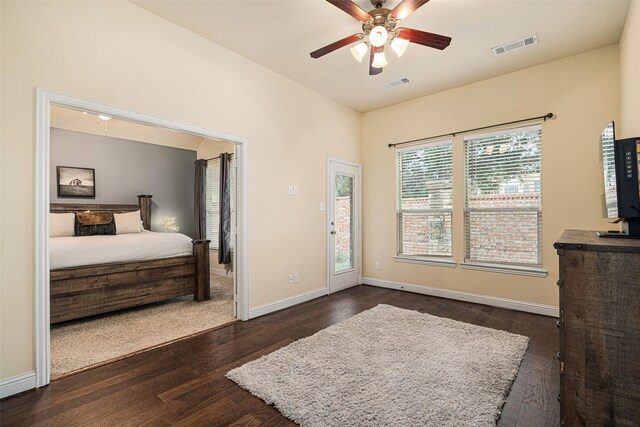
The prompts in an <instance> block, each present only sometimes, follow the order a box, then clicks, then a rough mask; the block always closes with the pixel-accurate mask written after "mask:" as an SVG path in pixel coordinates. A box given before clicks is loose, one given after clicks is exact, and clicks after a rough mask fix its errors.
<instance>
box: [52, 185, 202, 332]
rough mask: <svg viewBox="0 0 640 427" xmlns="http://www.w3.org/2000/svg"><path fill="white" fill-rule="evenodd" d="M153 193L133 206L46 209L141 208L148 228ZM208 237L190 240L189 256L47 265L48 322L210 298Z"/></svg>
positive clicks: (66, 205) (115, 210) (57, 207)
mask: <svg viewBox="0 0 640 427" xmlns="http://www.w3.org/2000/svg"><path fill="white" fill-rule="evenodd" d="M151 197H152V196H149V195H140V196H138V204H137V205H105V204H75V203H74V204H70V203H52V204H51V208H50V212H52V213H62V212H82V211H87V210H90V211H98V212H113V213H124V212H135V211H137V210H140V216H141V219H142V225H143V227H144V228H145V230H150V229H151ZM79 238H81V237H79ZM209 242H210V240H193V242H192V243H193V255H188V256H180V257H174V258H164V259H157V260H152V261H142V262H126V263H114V264H97V265H88V266H82V267H72V268H62V269H57V270H51V272H50V279H51V281H50V300H51V307H50V309H51V310H50V311H51V323H58V322H64V321H66V320H73V319H79V318H81V317H86V316H93V315H95V314H101V313H107V312H110V311H115V310H120V309H123V308H130V307H135V306H138V305H143V304H149V303H153V302H158V301H163V300H166V299H170V298H176V297H180V296H184V295H193V296H194V299H195V300H196V301H204V300H208V299H210V298H211V297H210V283H209Z"/></svg>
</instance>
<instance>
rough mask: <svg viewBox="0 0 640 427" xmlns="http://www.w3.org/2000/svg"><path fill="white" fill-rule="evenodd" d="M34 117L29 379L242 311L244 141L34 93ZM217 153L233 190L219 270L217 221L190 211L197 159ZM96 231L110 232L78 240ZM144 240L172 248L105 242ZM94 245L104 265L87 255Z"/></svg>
mask: <svg viewBox="0 0 640 427" xmlns="http://www.w3.org/2000/svg"><path fill="white" fill-rule="evenodd" d="M36 121H37V136H36V162H37V168H36V170H37V171H38V172H37V176H36V376H37V386H38V387H40V386H43V385H46V384H48V383H49V381H50V379H51V378H52V377H54V378H55V377H59V376H61V375H62V376H64V375H65V374H68V373H69V372H77V371H79V370H84V369H86V367H87V366H90V367H94V366H95V365H100V364H103V363H105V362H109V361H113V360H117V359H119V358H122V357H125V356H127V355H130V354H136V353H139V352H140V351H145V350H146V349H148V348H150V347H151V348H152V347H154V346H157V345H161V344H166V343H167V342H172V341H175V340H178V339H182V338H184V337H186V336H191V335H193V334H197V333H201V332H203V331H206V330H208V329H211V328H213V327H217V326H220V325H222V324H225V323H228V322H229V321H233V320H235V318H236V317H237V318H238V319H241V320H246V319H247V318H248V307H247V262H246V261H247V260H246V247H247V246H246V244H247V234H246V223H247V213H246V200H247V194H246V190H247V183H246V166H247V161H246V152H247V141H246V139H244V138H239V137H235V136H232V135H228V134H224V133H221V132H217V131H213V130H209V129H204V128H200V127H197V126H193V125H188V124H184V123H180V122H174V121H170V120H166V119H161V118H157V117H154V116H149V115H144V114H140V113H136V112H132V111H129V110H124V109H120V108H117V107H112V106H108V105H104V104H100V103H96V102H93V101H88V100H83V99H79V98H75V97H69V96H66V95H61V94H56V93H53V92H48V91H44V90H41V89H38V90H37V118H36ZM215 150H219V153H229V154H230V155H229V156H228V157H230V158H232V159H233V160H232V161H230V162H228V163H227V168H228V167H229V166H231V167H232V173H230V174H228V175H230V177H231V179H227V180H226V181H225V182H226V185H227V187H225V188H227V189H228V191H229V192H230V193H231V194H232V198H231V199H227V200H226V201H225V202H224V205H225V206H228V207H226V210H227V211H229V213H230V214H231V218H233V220H232V221H231V222H232V224H233V227H232V228H230V229H229V228H228V227H227V230H226V231H225V232H224V234H225V236H226V239H227V240H226V242H227V243H228V244H229V246H231V249H230V250H231V251H232V253H233V256H232V257H231V259H226V260H225V261H224V263H225V265H224V266H223V268H220V267H221V266H220V265H218V263H217V256H216V255H217V253H215V252H214V250H217V249H218V242H207V241H208V240H213V239H214V237H216V238H217V235H216V233H214V232H213V230H214V229H215V226H214V225H212V226H209V227H206V226H205V227H203V229H202V230H200V231H198V230H197V227H195V224H194V222H196V221H197V217H196V219H195V221H194V215H192V214H193V213H194V209H195V208H194V197H195V198H197V197H198V196H197V194H198V192H197V191H194V188H195V185H194V177H195V169H196V167H197V165H196V164H194V163H196V159H206V158H210V156H211V155H212V153H213V152H214V151H215ZM110 156H111V157H114V158H113V159H111V162H109V161H108V158H110ZM114 159H115V160H114ZM72 163H73V164H72ZM207 163H210V162H207ZM211 163H213V162H211ZM92 165H93V166H96V167H93V168H92V167H89V166H92ZM209 169H211V171H210V173H211V174H213V173H214V172H213V169H214V167H213V165H212V166H211V168H209V167H207V170H209ZM154 170H155V171H154ZM156 172H157V173H156ZM74 173H75V174H79V176H78V177H76V176H75V175H74V176H73V177H71V178H69V174H74ZM80 175H82V176H80ZM85 175H86V176H85ZM67 178H69V179H67ZM66 181H69V182H66ZM204 181H205V182H203V184H204V187H205V188H206V197H204V198H206V199H208V200H209V203H203V208H204V209H203V210H202V211H203V212H204V210H205V209H206V216H207V219H209V220H210V222H211V221H212V218H213V217H214V215H215V212H213V211H212V208H213V207H214V206H212V205H213V203H212V202H213V198H214V192H213V187H214V181H215V180H214V179H209V180H207V179H206V174H205V176H204ZM196 183H197V180H196ZM219 185H220V183H219V182H215V189H216V190H217V189H218V188H219ZM145 188H148V190H146V191H145V190H144V189H145ZM69 192H71V193H69ZM153 193H155V197H153V196H154V194H153ZM82 196H86V197H85V198H83V197H82ZM136 196H139V197H137V198H138V204H135V203H133V202H134V200H135V199H136ZM203 202H204V200H203ZM231 203H232V204H231ZM204 205H206V206H204ZM231 206H232V207H231ZM87 211H88V212H87ZM77 212H80V213H81V215H78V214H77ZM63 216H65V217H66V218H67V219H66V221H67V223H66V225H64V220H61V218H62V217H63ZM133 217H136V219H134V218H133ZM71 218H73V223H69V221H70V219H71ZM79 218H80V219H81V220H82V221H81V220H80V219H79ZM96 218H97V219H96ZM87 221H88V222H87ZM92 221H94V222H92ZM95 221H102V223H95ZM127 221H129V223H127ZM131 221H133V222H131ZM198 223H199V222H198ZM205 223H206V221H203V222H202V224H203V225H204V224H205ZM61 224H63V225H62V226H61ZM69 226H72V231H71V233H72V234H71V235H68V233H69ZM103 226H104V227H103ZM61 227H62V228H61ZM65 227H66V229H65ZM100 227H103V228H102V229H101V230H102V231H104V230H106V229H109V228H110V227H111V228H114V229H115V230H111V231H110V232H108V233H104V234H110V235H97V236H85V232H87V230H89V231H90V233H89V234H91V233H93V232H94V231H95V230H96V229H99V228H100ZM105 227H106V228H105ZM127 227H130V228H131V227H133V229H132V230H133V231H132V230H128V229H127ZM118 229H120V232H117V231H116V230H118ZM61 230H62V231H61ZM65 230H66V231H65ZM78 230H80V232H78ZM92 230H93V231H92ZM58 233H62V235H59V234H58ZM65 233H67V235H65ZM98 234H99V233H98ZM52 236H59V237H52ZM79 236H82V237H79ZM148 238H149V239H152V240H153V239H156V238H158V239H165V238H166V239H169V240H172V242H171V244H170V245H171V246H170V245H169V243H165V242H164V241H161V240H158V241H155V240H154V242H153V243H151V244H148V243H144V244H142V243H141V245H143V246H144V245H147V246H150V247H151V252H152V253H151V254H150V255H149V254H146V255H144V256H146V258H144V256H142V255H140V254H139V253H132V254H129V255H130V256H131V259H129V258H126V257H127V256H129V255H127V254H126V252H127V251H126V250H125V249H124V248H121V249H118V246H117V244H116V243H111V242H115V241H116V240H118V239H124V240H127V243H126V244H125V247H126V248H127V249H129V248H130V247H134V246H136V245H137V244H138V242H139V241H141V240H140V239H148ZM109 239H112V240H109ZM107 242H109V243H107ZM78 244H80V245H81V246H83V247H82V248H78V246H77V245H78ZM105 244H106V245H107V246H108V245H116V246H111V247H105V246H104V245H105ZM118 244H119V243H118ZM209 245H211V246H210V248H211V249H212V250H211V251H209ZM84 246H86V248H85V247H84ZM187 246H189V248H187ZM61 247H62V248H63V249H62V250H61V249H60V248H61ZM65 248H66V252H65ZM227 249H228V250H229V248H227ZM145 250H146V251H149V248H147V249H144V248H143V249H142V251H143V252H144V251H145ZM154 250H155V251H156V253H155V254H154V253H153V251H154ZM100 251H102V255H103V256H106V258H105V259H104V260H103V261H104V262H94V261H95V260H99V259H101V258H100V257H99V256H98V255H97V254H98V252H100ZM163 251H164V252H163ZM180 251H182V252H180ZM205 251H206V252H205ZM134 252H135V251H134ZM122 256H124V257H125V258H123V259H120V258H118V257H122ZM141 257H142V258H141ZM214 260H215V263H214ZM74 263H75V265H74ZM78 263H79V264H80V265H77V264H78ZM152 264H153V265H152ZM194 300H195V301H194ZM123 302H124V305H122V304H123ZM83 352H84V356H83V355H82V354H83Z"/></svg>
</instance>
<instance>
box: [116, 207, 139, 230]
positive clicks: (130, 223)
mask: <svg viewBox="0 0 640 427" xmlns="http://www.w3.org/2000/svg"><path fill="white" fill-rule="evenodd" d="M113 218H114V219H115V221H116V234H127V233H140V232H141V231H142V230H143V227H142V220H141V219H140V211H135V212H129V213H123V214H113Z"/></svg>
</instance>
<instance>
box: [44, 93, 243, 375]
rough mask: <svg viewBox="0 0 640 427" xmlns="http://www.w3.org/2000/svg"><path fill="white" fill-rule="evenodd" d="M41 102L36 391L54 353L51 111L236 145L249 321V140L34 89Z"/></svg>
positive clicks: (239, 286) (238, 272) (239, 297)
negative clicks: (96, 114)
mask: <svg viewBox="0 0 640 427" xmlns="http://www.w3.org/2000/svg"><path fill="white" fill-rule="evenodd" d="M35 98H36V117H35V125H36V126H35V127H36V129H35V130H36V141H35V185H34V186H35V210H34V222H35V224H34V234H35V260H34V262H35V266H34V273H35V292H34V294H35V307H34V314H35V319H34V321H35V325H34V326H35V334H34V337H35V343H34V344H35V352H34V356H35V371H36V387H42V386H44V385H47V384H49V382H50V379H51V365H50V363H51V347H50V311H49V310H50V294H49V291H50V289H49V285H50V283H49V204H50V194H49V191H50V190H49V184H50V179H49V173H50V148H51V140H50V126H51V105H56V106H61V107H67V108H72V109H76V110H83V111H88V112H99V113H101V114H106V115H108V116H111V117H117V118H120V119H123V120H127V121H131V122H136V123H140V124H144V125H149V126H155V127H161V128H165V129H170V130H175V131H178V132H184V133H189V134H192V135H196V136H201V137H203V138H209V139H217V140H221V141H224V142H229V143H232V144H234V145H235V149H236V150H235V151H236V153H237V154H236V155H237V157H236V160H237V161H236V166H237V168H238V173H237V174H236V186H237V189H238V193H237V197H236V203H237V207H236V209H237V211H236V212H237V214H236V215H237V218H236V228H237V236H236V239H237V240H236V241H237V247H236V248H235V251H234V252H235V254H236V257H237V260H236V266H237V268H236V269H235V272H234V274H235V279H236V280H235V292H236V295H235V297H236V298H235V299H236V303H237V305H238V316H237V317H238V318H239V319H241V320H248V319H249V258H248V256H249V252H248V247H249V244H248V242H249V238H248V237H249V233H248V209H247V208H248V182H247V169H248V168H247V166H248V148H249V141H248V140H247V139H246V138H243V137H239V136H235V135H231V134H227V133H224V132H219V131H216V130H212V129H208V128H204V127H200V126H197V125H192V124H188V123H183V122H179V121H175V120H170V119H164V118H160V117H157V116H153V115H149V114H144V113H139V112H136V111H133V110H128V109H124V108H120V107H114V106H111V105H107V104H103V103H100V102H96V101H91V100H87V99H83V98H78V97H75V96H70V95H64V94H61V93H56V92H52V91H49V90H45V89H42V88H36V89H35Z"/></svg>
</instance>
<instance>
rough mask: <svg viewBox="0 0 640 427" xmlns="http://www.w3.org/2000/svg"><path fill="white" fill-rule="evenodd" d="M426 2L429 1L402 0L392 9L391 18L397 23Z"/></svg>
mask: <svg viewBox="0 0 640 427" xmlns="http://www.w3.org/2000/svg"><path fill="white" fill-rule="evenodd" d="M428 1H429V0H402V1H401V2H400V4H399V5H397V6H396V7H394V8H393V10H392V11H391V16H392V17H393V18H395V19H397V20H398V21H399V20H401V19H404V18H406V17H407V16H409V15H411V14H412V13H413V12H415V10H416V9H417V8H419V7H420V6H422V5H423V4H425V3H426V2H428Z"/></svg>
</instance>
